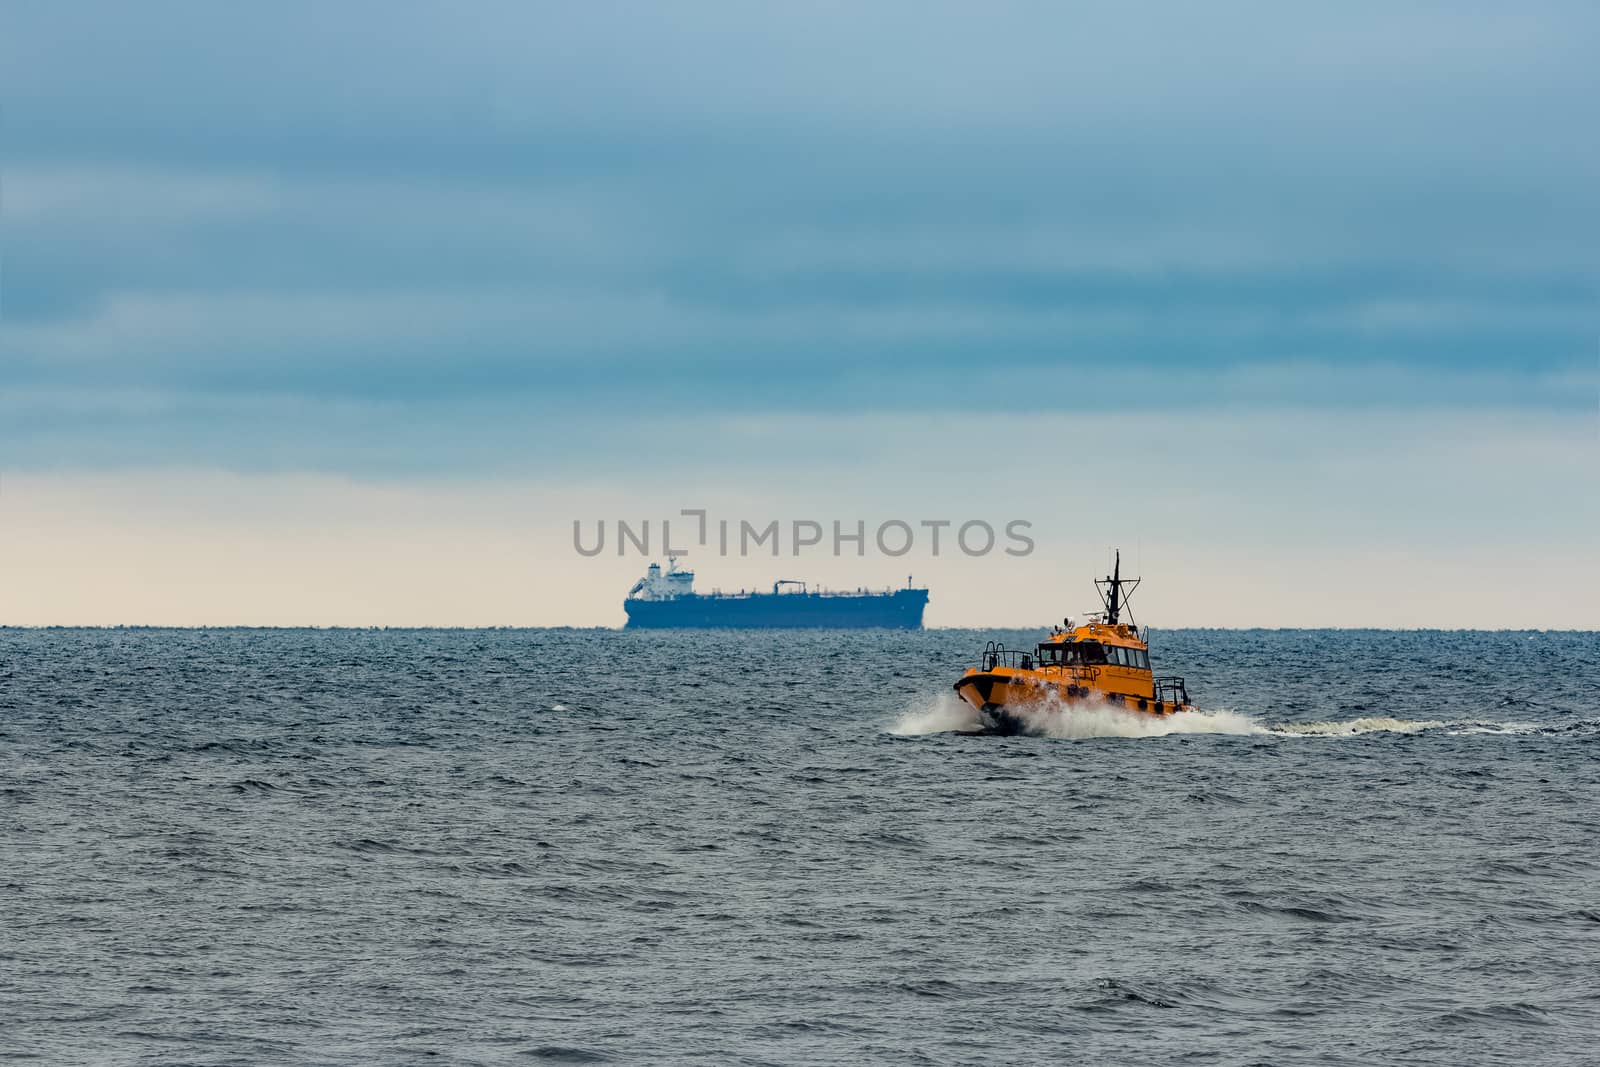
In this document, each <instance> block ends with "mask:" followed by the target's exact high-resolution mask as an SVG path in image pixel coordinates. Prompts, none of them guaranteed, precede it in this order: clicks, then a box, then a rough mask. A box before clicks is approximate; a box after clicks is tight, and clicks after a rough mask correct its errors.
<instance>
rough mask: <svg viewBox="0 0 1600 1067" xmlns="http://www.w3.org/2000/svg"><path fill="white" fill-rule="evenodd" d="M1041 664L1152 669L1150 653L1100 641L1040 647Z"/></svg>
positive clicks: (1049, 665)
mask: <svg viewBox="0 0 1600 1067" xmlns="http://www.w3.org/2000/svg"><path fill="white" fill-rule="evenodd" d="M1037 652H1038V656H1039V663H1040V664H1041V665H1043V666H1047V667H1090V666H1101V665H1108V666H1115V667H1137V668H1139V669H1141V670H1149V669H1150V653H1148V652H1146V651H1145V650H1144V649H1142V648H1124V647H1122V646H1121V645H1103V644H1101V643H1100V642H1099V641H1074V642H1072V643H1071V644H1063V645H1040V646H1039V647H1038V649H1037Z"/></svg>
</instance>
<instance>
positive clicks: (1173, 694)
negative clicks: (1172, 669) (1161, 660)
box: [1155, 674, 1189, 704]
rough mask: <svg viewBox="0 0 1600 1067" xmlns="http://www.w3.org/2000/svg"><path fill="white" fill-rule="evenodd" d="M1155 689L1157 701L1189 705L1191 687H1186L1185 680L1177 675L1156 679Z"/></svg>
mask: <svg viewBox="0 0 1600 1067" xmlns="http://www.w3.org/2000/svg"><path fill="white" fill-rule="evenodd" d="M1155 687H1156V699H1157V700H1163V701H1166V702H1167V703H1168V704H1187V703H1189V687H1188V686H1186V685H1184V684H1183V679H1182V678H1181V677H1179V676H1178V675H1176V674H1169V675H1167V676H1165V677H1163V678H1157V679H1155Z"/></svg>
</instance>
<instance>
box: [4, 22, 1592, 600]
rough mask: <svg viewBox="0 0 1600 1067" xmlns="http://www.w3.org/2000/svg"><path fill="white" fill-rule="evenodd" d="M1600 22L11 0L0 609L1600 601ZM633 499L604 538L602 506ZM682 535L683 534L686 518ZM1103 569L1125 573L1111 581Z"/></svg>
mask: <svg viewBox="0 0 1600 1067" xmlns="http://www.w3.org/2000/svg"><path fill="white" fill-rule="evenodd" d="M1597 40H1600V8H1596V7H1594V5H1592V4H1582V3H1538V2H1535V3H1528V4H1520V5H1515V6H1513V5H1505V4H1488V3H1484V4H1477V3H1438V4H1433V3H1421V4H1408V3H1398V4H1397V3H1383V4H1378V3H1352V4H1345V5H1324V6H1323V7H1322V8H1312V7H1306V6H1290V5H1282V4H1273V3H1220V4H1210V5H1190V4H1176V3H1173V4H1159V3H1131V4H1126V5H1094V6H1089V5H1072V4H1060V3H1049V4H1046V3H1037V4H1032V3H996V4H987V5H946V4H938V3H931V4H930V3H916V4H912V3H873V4H859V3H851V4H844V3H838V4H830V3H820V4H808V5H751V4H741V3H731V2H730V3H694V2H689V3H682V4H672V5H613V4H604V3H601V4H591V5H551V4H538V3H506V4H495V3H475V4H472V5H459V4H450V5H446V4H426V3H416V4H404V5H388V4H385V5H379V4H363V3H346V4H339V5H326V4H296V3H283V4H275V5H256V6H253V7H252V6H239V5H215V4H198V3H196V4H171V3H146V4H140V5H116V4H89V3H81V4H52V5H36V4H23V3H6V4H3V5H0V624H21V625H37V624H57V623H59V624H116V623H129V624H134V623H160V624H172V625H220V624H273V625H298V624H316V625H430V624H432V625H566V624H570V625H618V624H620V623H621V621H622V612H621V605H620V601H621V597H622V594H623V593H624V592H625V591H626V589H627V587H628V586H629V585H630V584H631V583H632V581H633V580H634V579H635V578H636V577H637V576H638V575H639V573H641V572H642V570H643V567H644V565H645V563H647V562H648V559H647V558H646V557H643V556H641V555H639V554H637V553H634V554H630V555H624V556H620V557H619V556H618V555H617V554H616V553H615V552H614V551H608V552H606V553H602V554H601V555H600V556H596V557H593V558H590V557H585V556H582V555H580V554H579V553H578V552H576V551H575V550H574V547H573V523H574V522H575V521H576V522H579V523H580V524H582V527H583V528H584V529H585V530H592V529H594V528H595V524H597V523H598V522H599V521H600V520H602V519H604V520H606V521H608V522H610V523H612V524H614V523H615V522H616V521H617V520H618V519H624V520H627V521H629V522H633V523H636V524H637V523H642V522H643V521H645V520H650V521H652V522H654V523H656V524H657V530H658V531H659V522H660V521H661V520H662V519H664V518H665V519H669V520H674V519H680V518H681V516H680V513H681V511H682V510H683V509H706V510H707V511H708V512H709V513H710V514H711V515H712V516H713V517H714V518H715V517H723V518H728V519H731V520H732V521H733V522H734V523H735V524H737V522H738V521H740V520H747V521H750V522H752V523H755V524H757V525H761V524H765V523H766V522H767V521H769V520H779V521H780V522H782V523H785V524H787V523H792V522H793V521H794V520H796V519H803V520H809V521H817V522H820V523H822V524H824V526H827V525H828V524H831V523H832V522H833V521H840V522H842V523H844V524H845V526H846V528H851V527H853V524H854V523H855V522H857V521H861V522H863V523H864V524H866V528H867V529H868V530H869V531H870V530H872V529H875V528H876V527H877V525H878V524H880V523H882V522H884V521H888V520H900V521H903V522H906V523H908V524H910V525H911V526H912V527H913V528H918V529H920V528H922V527H920V525H919V524H920V523H922V522H924V521H944V520H949V521H951V522H953V523H955V524H956V525H957V526H959V525H960V524H961V523H962V522H964V521H969V520H975V519H976V520H983V521H986V522H989V523H991V524H992V525H994V526H995V527H997V528H999V527H1003V526H1004V524H1005V523H1006V522H1008V521H1012V520H1021V521H1025V522H1027V523H1028V524H1029V526H1028V529H1029V530H1030V531H1031V534H1032V538H1033V540H1034V543H1035V548H1034V551H1033V552H1032V553H1030V554H1029V555H1027V556H1026V557H1021V558H1018V557H1005V556H1004V555H1003V554H1001V553H991V554H988V555H984V556H980V557H972V556H967V555H965V554H963V553H961V552H950V551H948V550H947V551H945V552H943V553H941V554H940V555H934V554H933V553H932V552H931V551H930V549H929V546H928V545H927V544H926V542H925V541H924V542H919V543H917V544H916V545H914V547H913V549H912V551H911V552H909V553H907V554H906V555H904V556H894V557H890V556H887V555H885V554H883V553H881V552H877V551H868V552H866V553H864V554H863V555H859V556H857V555H853V554H848V553H847V554H846V555H844V556H843V557H842V558H835V557H834V556H833V555H832V554H831V553H827V552H823V553H807V554H803V555H802V556H799V557H796V556H793V555H792V554H790V553H789V552H788V551H787V546H785V550H784V554H783V555H782V556H781V557H780V558H779V559H778V560H776V561H774V560H773V559H772V558H771V556H770V555H765V556H763V555H759V554H757V555H749V556H739V555H737V554H735V555H733V556H729V557H721V556H719V555H717V554H716V553H714V552H711V551H709V550H707V549H706V548H703V547H701V546H699V545H695V546H691V547H690V549H689V553H690V555H689V558H688V559H687V560H686V561H685V562H686V563H687V564H691V565H693V566H694V567H695V569H696V570H697V573H698V575H699V581H700V583H701V584H702V585H705V586H711V585H718V586H721V587H724V588H736V587H745V586H756V585H764V584H767V583H770V582H771V581H772V580H774V579H775V578H777V577H794V578H805V579H810V580H813V581H820V582H825V583H831V584H834V585H838V586H844V587H854V586H858V585H873V586H878V585H889V584H900V583H902V582H903V581H904V580H905V577H906V575H907V574H908V573H914V574H915V576H916V578H917V580H918V581H919V583H926V584H927V585H928V586H929V587H930V588H931V590H932V594H931V601H930V607H929V613H928V621H929V623H930V624H932V625H941V626H957V625H972V626H1001V625H1034V624H1044V623H1047V622H1050V621H1053V620H1055V619H1058V618H1059V617H1061V616H1062V615H1064V614H1067V613H1079V612H1081V611H1083V610H1085V609H1086V608H1088V607H1091V606H1092V605H1093V603H1094V601H1093V599H1092V597H1093V590H1092V587H1090V586H1089V584H1088V582H1089V579H1090V577H1091V576H1092V575H1094V574H1095V573H1099V572H1102V571H1103V569H1104V567H1105V566H1106V565H1107V564H1108V562H1109V558H1110V553H1111V551H1112V550H1113V549H1114V548H1116V547H1121V548H1123V549H1124V550H1125V552H1126V554H1127V556H1128V557H1129V558H1131V559H1134V560H1136V561H1137V566H1138V568H1139V569H1140V570H1141V572H1142V573H1143V574H1144V575H1145V577H1146V578H1147V583H1146V586H1145V587H1144V588H1143V589H1142V590H1141V591H1140V594H1139V597H1140V600H1139V606H1142V607H1143V609H1144V612H1145V615H1144V616H1143V619H1144V620H1145V621H1147V622H1153V623H1155V624H1157V625H1161V624H1166V625H1173V626H1204V625H1219V626H1253V625H1260V626H1316V625H1338V626H1406V627H1410V626H1437V627H1501V626H1518V627H1522V626H1529V627H1544V626H1548V627H1581V628H1597V627H1600V607H1597V606H1596V605H1597V604H1600V562H1597V560H1600V551H1597V547H1600V538H1597V537H1596V535H1595V533H1594V531H1595V530H1596V529H1597V528H1600V503H1597V501H1600V484H1597V483H1600V329H1597V327H1600V313H1597V311H1600V308H1597V303H1600V302H1597V285H1600V271H1597V263H1596V249H1597V248H1600V138H1596V137H1595V136H1594V135H1593V124H1594V122H1593V119H1594V109H1595V101H1596V100H1597V99H1600V72H1597V71H1600V66H1597V65H1596V64H1595V63H1594V62H1592V57H1593V53H1594V46H1595V43H1596V41H1597ZM613 531H614V525H613ZM655 555H656V557H657V558H659V555H660V552H659V550H657V552H656V553H655ZM1086 600H1087V603H1085V602H1084V601H1086Z"/></svg>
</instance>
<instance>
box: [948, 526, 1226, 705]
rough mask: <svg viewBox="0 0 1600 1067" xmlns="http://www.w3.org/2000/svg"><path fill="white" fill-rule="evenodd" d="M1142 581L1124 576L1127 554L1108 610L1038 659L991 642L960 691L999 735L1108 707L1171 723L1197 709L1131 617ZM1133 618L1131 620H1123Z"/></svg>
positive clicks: (1038, 652) (1045, 647)
mask: <svg viewBox="0 0 1600 1067" xmlns="http://www.w3.org/2000/svg"><path fill="white" fill-rule="evenodd" d="M1139 581H1140V579H1138V578H1124V577H1122V553H1121V552H1118V553H1117V559H1116V564H1115V566H1114V567H1113V568H1112V571H1111V574H1110V575H1109V576H1108V577H1106V578H1101V579H1097V580H1096V581H1095V583H1094V584H1095V588H1096V589H1097V590H1099V592H1100V599H1101V602H1102V604H1103V605H1104V607H1105V611H1104V612H1102V613H1101V614H1098V615H1091V616H1090V617H1089V620H1088V621H1087V622H1085V623H1084V624H1082V625H1080V626H1073V625H1072V620H1071V619H1063V620H1062V623H1063V625H1062V626H1059V627H1057V628H1055V629H1054V630H1052V631H1051V632H1050V635H1049V637H1047V638H1046V639H1045V640H1043V641H1041V642H1040V643H1039V644H1038V646H1037V647H1036V648H1034V649H1033V650H1032V651H1031V652H1030V651H1026V650H1023V649H1009V648H1006V647H1005V646H1003V645H1000V644H997V643H996V642H994V641H990V642H989V644H988V645H987V646H986V647H985V648H984V650H983V662H982V664H981V665H979V666H977V667H968V668H967V673H965V674H963V675H962V676H961V679H960V681H958V682H956V685H955V689H956V692H957V693H959V694H961V697H962V699H963V700H965V701H966V702H967V703H969V704H971V705H972V706H973V707H975V708H977V709H978V710H979V711H980V712H982V713H983V714H984V716H985V725H986V726H987V727H988V728H989V729H990V730H991V731H992V732H994V733H1002V734H1015V733H1020V732H1022V731H1023V730H1024V729H1026V728H1027V727H1028V725H1029V716H1030V714H1032V715H1037V714H1039V713H1040V712H1041V711H1046V712H1049V711H1053V710H1058V711H1059V713H1061V714H1071V713H1072V711H1073V709H1074V708H1079V709H1081V708H1087V707H1090V706H1106V705H1109V706H1111V707H1114V708H1121V709H1123V710H1125V711H1128V712H1131V713H1133V714H1136V715H1156V716H1166V715H1171V714H1173V713H1174V712H1179V711H1192V710H1194V709H1193V708H1192V706H1191V705H1190V704H1189V690H1188V688H1187V687H1186V686H1185V685H1184V682H1183V679H1182V678H1178V677H1165V678H1158V677H1156V676H1155V673H1154V672H1153V671H1151V669H1150V646H1149V644H1148V643H1146V641H1145V639H1144V638H1143V637H1141V636H1140V634H1139V627H1138V626H1137V625H1136V624H1135V623H1134V622H1133V616H1132V614H1131V613H1130V612H1129V611H1128V598H1129V597H1130V596H1132V595H1133V591H1134V589H1135V588H1137V587H1138V585H1139ZM1124 615H1127V621H1123V616H1124Z"/></svg>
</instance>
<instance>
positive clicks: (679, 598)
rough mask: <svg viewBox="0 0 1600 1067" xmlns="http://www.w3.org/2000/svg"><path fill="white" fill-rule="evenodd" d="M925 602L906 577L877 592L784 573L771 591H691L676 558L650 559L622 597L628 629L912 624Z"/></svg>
mask: <svg viewBox="0 0 1600 1067" xmlns="http://www.w3.org/2000/svg"><path fill="white" fill-rule="evenodd" d="M927 606H928V591H927V590H926V589H916V588H913V587H912V585H911V579H909V578H907V579H906V587H905V588H904V589H885V590H882V591H881V592H867V591H865V590H858V591H856V592H853V593H840V592H833V591H825V590H813V589H808V588H807V587H806V584H805V583H804V582H797V581H794V580H792V579H788V578H783V579H779V580H778V581H776V582H774V583H773V584H772V592H770V593H744V592H740V593H696V592H695V591H694V572H693V571H680V570H679V569H678V562H677V560H675V559H671V558H669V559H668V560H667V569H666V570H665V571H663V570H662V569H661V564H659V563H652V564H650V568H649V570H648V571H646V572H645V576H644V577H643V578H640V579H639V580H638V581H637V582H635V583H634V585H633V588H632V589H630V590H628V596H627V599H625V600H624V601H623V602H622V610H624V611H626V612H627V613H628V628H629V629H660V628H662V627H717V628H723V629H729V628H732V629H777V628H784V629H794V628H803V627H815V628H835V629H841V630H856V629H868V628H871V627H884V628H888V629H894V630H917V629H920V628H921V627H922V609H923V608H925V607H927Z"/></svg>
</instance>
